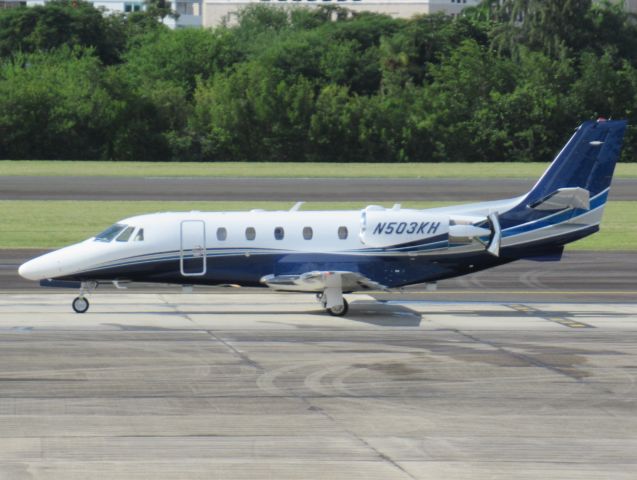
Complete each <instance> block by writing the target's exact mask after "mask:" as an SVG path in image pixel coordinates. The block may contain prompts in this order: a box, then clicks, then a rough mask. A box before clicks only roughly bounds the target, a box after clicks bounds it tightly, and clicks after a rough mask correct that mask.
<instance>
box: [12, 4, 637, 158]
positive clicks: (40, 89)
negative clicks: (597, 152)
mask: <svg viewBox="0 0 637 480" xmlns="http://www.w3.org/2000/svg"><path fill="white" fill-rule="evenodd" d="M166 14H167V12H165V11H163V10H161V11H159V12H158V10H157V9H153V8H150V9H148V11H146V12H139V13H132V14H128V15H106V16H105V15H102V13H101V12H100V11H98V10H96V9H94V8H93V7H92V6H91V5H90V4H88V3H84V2H82V1H81V0H73V1H67V0H57V1H53V2H50V3H47V4H46V5H45V6H39V7H33V8H16V9H7V10H2V11H0V158H14V159H23V158H24V159H34V158H41V159H47V158H53V159H57V158H59V159H121V160H173V161H182V160H184V161H185V160H201V161H219V160H235V161H237V160H238V161H249V160H253V161H266V160H277V161H309V160H312V161H330V162H351V161H372V162H376V161H378V162H380V161H390V162H403V161H509V160H515V161H547V160H549V159H550V157H551V156H552V155H553V154H554V153H555V152H556V150H557V149H558V148H559V147H560V146H561V144H563V142H564V140H565V137H566V136H567V135H568V134H569V131H570V130H571V128H573V127H575V126H577V125H578V123H579V122H580V121H581V120H583V119H588V118H596V117H598V116H605V117H614V118H619V117H622V118H628V119H629V120H631V122H632V123H636V122H637V22H635V19H634V18H632V17H631V16H629V15H628V14H626V13H624V12H623V11H622V10H621V9H620V8H619V7H614V6H612V5H610V4H602V5H598V4H596V5H591V1H590V0H561V1H558V0H542V1H540V0H498V1H493V0H491V1H484V2H483V3H482V4H481V6H479V7H477V8H474V9H467V10H466V11H465V13H464V14H463V15H461V16H459V17H455V18H452V17H449V16H444V15H432V16H420V17H415V18H413V19H410V20H397V19H392V18H389V17H386V16H382V15H376V14H368V13H360V14H357V15H354V16H352V15H348V14H347V12H346V11H344V10H341V9H338V8H329V7H327V8H318V9H314V10H305V9H292V10H290V11H285V10H282V9H279V8H271V7H267V6H256V7H254V8H249V9H247V10H244V11H243V13H241V15H240V18H239V24H238V25H237V26H232V27H228V26H222V27H218V28H215V29H208V30H206V29H202V30H191V29H184V30H175V31H173V30H169V29H167V28H165V27H164V26H163V25H162V23H161V21H160V19H161V17H162V16H165V15H166ZM334 17H338V20H337V21H334ZM627 140H628V145H627V148H626V149H625V152H624V156H623V160H624V161H631V160H635V159H636V156H637V134H636V133H635V131H634V130H630V131H629V135H628V139H627Z"/></svg>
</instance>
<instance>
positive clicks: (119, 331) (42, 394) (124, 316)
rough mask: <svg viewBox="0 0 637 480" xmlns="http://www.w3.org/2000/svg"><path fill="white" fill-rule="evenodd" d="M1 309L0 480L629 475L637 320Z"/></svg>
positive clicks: (141, 298) (289, 304)
mask: <svg viewBox="0 0 637 480" xmlns="http://www.w3.org/2000/svg"><path fill="white" fill-rule="evenodd" d="M72 297H73V294H48V295H47V294H33V293H30V294H25V293H9V294H4V295H2V296H0V349H1V350H0V351H1V354H2V361H1V362H0V392H1V394H0V478H2V479H11V480H23V479H46V480H58V479H60V480H61V479H64V480H74V479H82V480H84V479H93V478H103V479H109V480H118V479H122V480H123V479H126V480H141V479H153V480H164V479H189V480H194V479H206V480H210V479H224V480H231V479H259V480H261V479H264V478H271V479H277V480H286V479H310V480H311V479H330V480H338V479H348V480H352V479H365V480H374V479H378V480H393V479H396V480H402V479H407V480H408V479H472V480H474V479H475V480H479V479H496V480H498V479H502V480H504V479H506V480H509V479H511V478H515V479H522V480H525V479H534V480H535V479H538V478H542V479H547V480H550V479H559V480H563V479H578V480H586V479H591V480H593V479H594V480H598V479H600V478H604V479H617V480H620V479H622V480H629V479H630V480H632V479H634V478H635V472H636V471H637V457H636V456H635V452H636V451H637V388H636V385H637V369H636V368H635V366H636V365H637V305H636V304H629V303H625V304H613V305H609V304H602V303H599V304H553V303H550V302H547V303H536V304H524V303H456V304H446V303H436V304H428V303H422V302H416V303H410V302H398V303H387V304H380V303H377V302H374V301H373V300H371V299H370V298H369V297H366V296H350V297H349V299H350V304H351V309H350V315H349V316H348V317H347V318H334V317H330V316H327V315H325V314H324V313H323V312H322V311H320V309H318V308H317V307H318V305H317V304H316V303H315V302H314V301H313V300H312V299H311V298H309V297H308V296H305V295H290V294H275V293H272V294H269V295H250V294H249V295H245V294H243V295H241V294H223V295H200V294H193V295H178V294H169V293H164V294H136V295H129V294H121V293H118V294H111V293H108V294H104V293H102V294H99V293H98V294H94V295H93V296H92V297H91V301H92V306H91V310H90V311H89V312H88V313H86V314H84V315H77V314H73V313H72V312H71V311H70V301H71V298H72Z"/></svg>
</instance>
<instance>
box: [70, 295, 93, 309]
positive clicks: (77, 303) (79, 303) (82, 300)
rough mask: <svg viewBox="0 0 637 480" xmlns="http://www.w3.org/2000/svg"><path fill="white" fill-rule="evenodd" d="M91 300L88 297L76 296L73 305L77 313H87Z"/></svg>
mask: <svg viewBox="0 0 637 480" xmlns="http://www.w3.org/2000/svg"><path fill="white" fill-rule="evenodd" d="M89 305H90V304H89V302H88V300H87V299H86V297H76V298H75V300H73V303H72V304H71V306H72V307H73V310H75V313H85V312H86V311H87V310H88V307H89Z"/></svg>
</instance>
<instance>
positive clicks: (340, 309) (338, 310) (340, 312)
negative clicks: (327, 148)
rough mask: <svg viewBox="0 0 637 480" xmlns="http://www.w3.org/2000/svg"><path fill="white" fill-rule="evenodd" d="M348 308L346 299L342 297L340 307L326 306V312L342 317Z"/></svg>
mask: <svg viewBox="0 0 637 480" xmlns="http://www.w3.org/2000/svg"><path fill="white" fill-rule="evenodd" d="M348 310H349V304H348V303H347V300H345V299H343V306H342V307H332V308H328V309H327V313H329V314H330V315H332V316H333V317H342V316H344V315H347V311H348Z"/></svg>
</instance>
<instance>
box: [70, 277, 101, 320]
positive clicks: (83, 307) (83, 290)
mask: <svg viewBox="0 0 637 480" xmlns="http://www.w3.org/2000/svg"><path fill="white" fill-rule="evenodd" d="M96 288H97V282H82V284H81V286H80V295H79V296H78V297H75V299H74V300H73V303H71V306H72V307H73V310H74V311H75V313H86V312H87V311H88V307H89V306H90V305H91V304H90V303H89V301H88V299H87V298H86V297H85V296H84V295H87V294H89V293H91V292H92V291H93V290H95V289H96Z"/></svg>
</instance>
